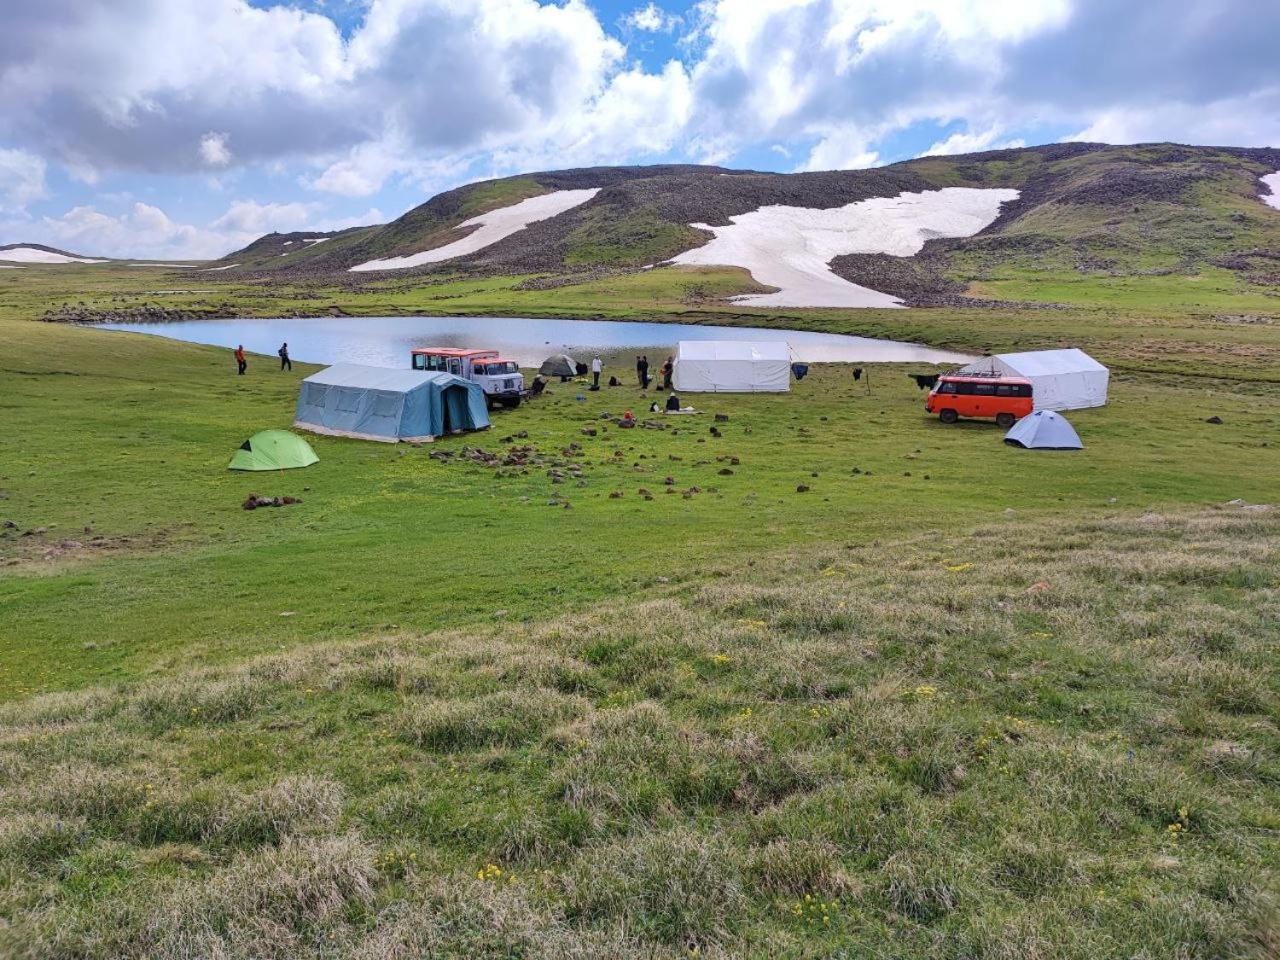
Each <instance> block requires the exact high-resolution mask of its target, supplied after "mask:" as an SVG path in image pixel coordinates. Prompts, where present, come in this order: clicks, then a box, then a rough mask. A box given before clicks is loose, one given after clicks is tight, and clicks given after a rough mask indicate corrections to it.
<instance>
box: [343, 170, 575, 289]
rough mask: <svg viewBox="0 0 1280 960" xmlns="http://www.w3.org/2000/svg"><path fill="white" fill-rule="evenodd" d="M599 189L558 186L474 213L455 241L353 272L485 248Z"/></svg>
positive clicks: (400, 267)
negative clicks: (526, 198)
mask: <svg viewBox="0 0 1280 960" xmlns="http://www.w3.org/2000/svg"><path fill="white" fill-rule="evenodd" d="M599 192H600V190H599V188H598V187H597V188H593V189H590V190H555V191H553V192H551V193H544V194H542V195H541V196H537V197H530V198H529V199H528V200H521V201H520V202H519V203H513V204H512V205H511V206H509V207H499V208H498V209H497V210H490V211H489V212H488V213H482V214H480V216H478V217H472V218H471V219H470V220H467V221H465V222H464V223H460V224H458V227H457V229H459V230H462V229H465V228H467V227H476V228H478V229H476V230H475V231H474V232H472V233H470V234H468V235H467V236H465V237H463V238H462V239H461V240H455V241H454V242H453V243H448V244H445V245H444V246H443V247H436V248H434V249H432V250H423V251H422V252H421V253H415V254H412V255H411V256H407V257H389V258H387V259H386V260H370V261H369V262H367V263H361V264H357V265H356V266H354V267H352V268H351V272H353V273H355V272H359V271H364V270H403V269H405V268H406V267H419V266H421V265H422V264H424V263H440V262H441V261H442V260H452V259H453V258H454V257H461V256H464V255H466V254H468V253H475V252H476V251H477V250H483V249H484V248H485V247H487V246H490V245H492V244H495V243H497V242H498V241H499V240H503V239H505V238H507V237H509V236H511V235H512V234H513V233H516V232H518V231H520V230H523V229H524V228H525V227H527V226H528V225H529V224H531V223H537V222H538V221H539V220H549V219H551V218H552V217H554V216H558V215H559V214H561V213H564V212H565V211H566V210H572V209H573V208H574V207H577V206H581V205H582V204H584V203H586V202H587V201H588V200H590V199H591V198H592V197H594V196H595V195H596V194H597V193H599Z"/></svg>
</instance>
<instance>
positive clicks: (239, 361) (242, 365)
mask: <svg viewBox="0 0 1280 960" xmlns="http://www.w3.org/2000/svg"><path fill="white" fill-rule="evenodd" d="M247 369H249V364H248V363H247V362H245V359H244V344H243V343H242V344H240V346H238V347H236V372H237V373H238V374H239V375H240V376H242V377H243V376H244V372H245V370H247Z"/></svg>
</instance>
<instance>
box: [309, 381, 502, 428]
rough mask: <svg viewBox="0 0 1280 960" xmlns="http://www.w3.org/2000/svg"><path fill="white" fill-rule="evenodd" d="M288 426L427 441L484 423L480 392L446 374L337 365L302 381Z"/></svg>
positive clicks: (486, 414) (483, 424)
mask: <svg viewBox="0 0 1280 960" xmlns="http://www.w3.org/2000/svg"><path fill="white" fill-rule="evenodd" d="M294 426H296V427H300V428H301V429H303V430H310V431H312V432H313V433H325V434H330V435H332V436H338V437H357V438H359V439H361V440H382V441H385V442H388V443H395V442H396V441H397V440H429V439H431V438H432V437H440V436H444V435H445V434H446V433H453V432H456V431H458V430H481V429H483V428H485V427H487V426H489V414H488V412H487V411H486V409H485V401H484V391H483V390H481V389H480V386H479V385H478V384H475V383H472V382H471V381H470V380H463V379H462V378H461V377H455V376H453V375H452V374H448V373H427V372H425V371H420V370H397V369H392V368H388V367H366V366H361V365H360V364H355V363H339V364H335V365H334V366H332V367H328V368H326V369H324V370H321V371H320V372H319V373H313V374H312V375H311V376H309V377H307V378H306V379H305V380H303V381H302V388H301V390H300V391H299V393H298V411H297V414H296V415H295V419H294Z"/></svg>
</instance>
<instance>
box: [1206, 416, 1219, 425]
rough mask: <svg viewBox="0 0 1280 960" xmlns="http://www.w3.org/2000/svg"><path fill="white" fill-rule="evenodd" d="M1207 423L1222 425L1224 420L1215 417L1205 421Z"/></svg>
mask: <svg viewBox="0 0 1280 960" xmlns="http://www.w3.org/2000/svg"><path fill="white" fill-rule="evenodd" d="M1205 423H1222V418H1221V417H1219V416H1217V415H1215V416H1212V417H1209V418H1208V419H1207V420H1205Z"/></svg>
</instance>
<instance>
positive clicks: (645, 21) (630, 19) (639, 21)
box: [622, 2, 683, 33]
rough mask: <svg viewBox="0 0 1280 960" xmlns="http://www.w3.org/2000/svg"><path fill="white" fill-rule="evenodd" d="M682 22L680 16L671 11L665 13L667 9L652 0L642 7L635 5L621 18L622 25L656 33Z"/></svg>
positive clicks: (671, 28)
mask: <svg viewBox="0 0 1280 960" xmlns="http://www.w3.org/2000/svg"><path fill="white" fill-rule="evenodd" d="M682 22H683V20H682V19H681V18H680V17H678V16H676V15H675V14H673V13H667V11H665V10H663V9H662V8H661V7H659V6H658V5H657V4H656V3H652V2H650V3H648V4H646V5H645V6H643V7H637V8H636V9H635V10H632V11H631V12H630V13H629V14H627V15H626V16H625V17H623V18H622V25H623V26H624V27H630V28H631V29H632V30H640V31H642V32H644V33H657V32H659V31H661V30H666V31H671V30H674V29H675V28H676V27H678V26H679V25H680V24H681V23H682Z"/></svg>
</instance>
